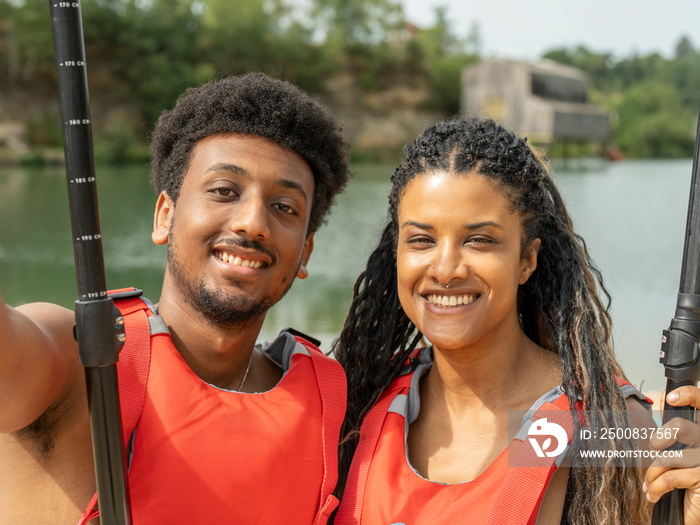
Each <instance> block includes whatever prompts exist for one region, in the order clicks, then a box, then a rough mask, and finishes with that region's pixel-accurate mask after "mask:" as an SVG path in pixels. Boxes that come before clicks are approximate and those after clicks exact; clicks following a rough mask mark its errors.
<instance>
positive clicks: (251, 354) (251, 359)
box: [238, 352, 253, 392]
mask: <svg viewBox="0 0 700 525" xmlns="http://www.w3.org/2000/svg"><path fill="white" fill-rule="evenodd" d="M252 362H253V352H251V353H250V358H248V367H247V368H246V369H245V374H243V379H241V384H240V385H238V391H239V392H240V391H241V390H243V383H245V379H246V377H248V372H249V371H250V363H252Z"/></svg>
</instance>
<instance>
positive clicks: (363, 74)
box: [0, 0, 700, 165]
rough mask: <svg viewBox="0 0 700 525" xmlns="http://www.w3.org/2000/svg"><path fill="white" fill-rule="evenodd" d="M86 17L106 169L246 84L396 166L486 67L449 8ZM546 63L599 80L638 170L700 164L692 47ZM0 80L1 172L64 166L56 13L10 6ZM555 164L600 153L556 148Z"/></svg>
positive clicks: (561, 55)
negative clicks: (413, 17)
mask: <svg viewBox="0 0 700 525" xmlns="http://www.w3.org/2000/svg"><path fill="white" fill-rule="evenodd" d="M234 11H235V12H234ZM82 13H83V26H84V33H85V43H86V57H87V62H88V69H87V71H88V82H89V86H90V98H91V118H92V121H93V138H94V149H95V160H96V162H98V163H109V164H124V163H133V162H138V163H144V162H147V161H148V158H149V154H148V137H149V133H150V130H151V129H152V126H153V124H154V122H155V120H156V119H157V117H158V115H159V114H160V112H161V111H162V110H163V109H165V108H168V107H170V106H171V105H172V104H173V102H174V101H175V99H176V98H177V96H178V95H179V94H180V93H181V92H182V91H183V90H184V89H185V88H187V87H188V86H196V85H199V84H201V83H203V82H206V81H208V80H211V79H214V78H218V77H221V76H224V75H229V74H239V73H244V72H248V71H264V72H266V73H268V74H270V75H272V76H275V77H277V78H282V79H285V80H289V81H291V82H293V83H295V84H297V85H299V86H300V87H302V88H303V89H305V90H306V91H308V92H309V93H311V95H312V96H314V97H315V98H316V99H318V100H319V101H321V102H322V103H324V104H325V105H326V106H328V108H329V109H330V110H331V112H332V113H334V114H335V115H336V116H337V117H338V118H339V119H340V120H341V121H343V122H344V123H345V133H346V137H347V139H348V141H349V142H350V143H351V144H352V158H353V162H356V163H359V162H388V163H391V162H394V161H396V160H397V159H398V158H399V157H400V155H401V150H402V147H403V145H404V144H406V143H407V142H410V141H411V140H412V139H413V138H414V137H415V136H417V135H418V134H419V133H420V132H421V131H422V130H423V129H424V128H425V127H426V126H427V125H430V124H432V123H433V122H435V121H437V120H440V119H444V118H446V117H449V116H450V115H454V114H456V113H458V112H459V94H460V74H461V71H462V69H463V68H464V67H466V66H468V65H470V64H473V63H475V62H477V61H479V60H480V59H481V58H482V53H481V42H480V36H479V26H478V24H477V23H474V24H473V25H472V27H471V29H470V30H469V32H468V34H466V35H460V34H457V33H456V32H455V30H454V28H453V27H452V25H451V19H450V13H449V12H448V10H447V8H445V7H441V8H438V9H436V17H435V22H434V23H433V25H431V26H420V27H419V26H417V25H415V24H413V23H412V22H411V21H408V20H406V18H405V16H404V13H403V8H402V3H401V0H330V1H329V0H309V2H306V4H305V7H304V8H300V7H299V6H298V5H296V4H295V3H293V2H292V1H291V0H247V1H246V2H244V3H240V4H237V5H236V6H233V5H232V4H231V3H230V2H228V1H226V0H151V1H149V2H142V1H139V0H84V1H83V2H82ZM233 15H235V16H233ZM542 58H548V59H551V60H555V61H557V62H561V63H564V64H568V65H571V66H574V67H576V68H579V69H581V70H583V71H584V72H585V73H586V74H587V75H588V76H589V79H590V92H589V96H588V98H589V101H590V102H591V103H594V104H597V105H600V106H602V107H604V108H606V109H608V110H609V111H610V112H611V114H612V115H613V128H612V135H611V140H610V143H609V144H608V145H607V146H610V147H612V148H614V149H615V150H616V151H619V152H620V153H621V154H622V156H623V157H624V158H688V157H691V156H692V154H693V148H694V142H695V141H694V138H695V124H696V119H697V107H698V102H699V101H698V98H697V97H698V95H697V93H700V49H696V48H695V47H694V44H693V42H691V40H690V39H689V38H688V37H686V36H683V35H679V39H678V43H677V45H676V48H675V53H674V55H673V56H672V57H663V56H661V55H659V54H649V55H632V56H628V57H616V56H613V55H612V54H610V53H607V52H599V51H593V50H591V49H588V48H586V47H582V46H574V47H570V48H560V49H552V50H549V51H548V52H546V53H545V54H544V55H543V57H542ZM0 71H2V72H3V73H2V74H0V165H11V164H17V163H21V164H35V165H39V164H53V163H60V162H62V158H63V154H62V138H61V127H60V117H59V110H58V96H57V88H56V74H55V69H54V61H53V42H52V33H51V20H50V13H49V9H48V5H47V4H46V3H45V2H44V1H43V0H0ZM547 154H548V155H549V156H550V157H551V158H558V157H565V156H566V157H573V158H575V157H578V156H590V155H595V154H596V149H595V147H594V145H591V144H570V143H569V144H554V145H551V147H550V148H549V150H548V151H547Z"/></svg>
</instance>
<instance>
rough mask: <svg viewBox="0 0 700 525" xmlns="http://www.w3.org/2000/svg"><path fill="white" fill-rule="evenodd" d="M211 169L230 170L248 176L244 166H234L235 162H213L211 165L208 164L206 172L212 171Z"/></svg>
mask: <svg viewBox="0 0 700 525" xmlns="http://www.w3.org/2000/svg"><path fill="white" fill-rule="evenodd" d="M213 171H230V172H231V173H236V174H238V175H243V176H245V177H248V178H250V176H251V175H250V173H248V171H246V170H245V169H244V168H241V167H240V166H236V165H235V164H228V163H226V162H220V163H218V164H214V165H213V166H210V167H209V169H207V173H209V172H213Z"/></svg>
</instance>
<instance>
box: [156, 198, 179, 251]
mask: <svg viewBox="0 0 700 525" xmlns="http://www.w3.org/2000/svg"><path fill="white" fill-rule="evenodd" d="M174 212H175V203H174V202H173V201H172V199H171V198H170V196H168V194H167V193H166V192H165V191H161V192H160V195H159V196H158V200H157V201H156V211H155V214H154V215H153V233H151V239H153V242H154V243H156V244H158V245H162V244H165V243H167V242H168V235H169V234H170V221H171V220H172V218H173V213H174Z"/></svg>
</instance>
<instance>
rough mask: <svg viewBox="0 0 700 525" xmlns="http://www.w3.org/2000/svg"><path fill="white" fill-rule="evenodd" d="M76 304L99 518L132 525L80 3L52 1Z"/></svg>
mask: <svg viewBox="0 0 700 525" xmlns="http://www.w3.org/2000/svg"><path fill="white" fill-rule="evenodd" d="M49 5H50V9H51V20H52V28H53V39H54V50H55V55H56V72H57V75H58V94H59V102H60V107H61V120H62V129H63V149H64V153H65V160H66V176H67V179H68V200H69V206H70V215H71V228H72V236H73V252H74V255H75V272H76V277H77V281H78V296H79V299H78V300H77V301H76V303H75V318H76V321H75V327H76V337H77V340H78V350H79V353H80V361H81V363H82V365H83V366H84V367H85V377H86V383H87V390H88V405H89V411H90V427H91V431H92V447H93V457H94V460H95V474H96V481H97V494H98V500H99V509H100V519H101V523H102V524H103V525H112V524H114V525H125V524H130V523H131V508H130V503H129V490H128V485H127V477H126V466H125V465H126V464H125V460H124V444H123V441H124V440H123V438H122V425H121V418H120V409H119V389H118V384H117V367H116V363H117V360H118V358H119V350H120V348H121V346H122V345H123V342H124V328H123V319H122V318H121V317H120V315H119V312H118V310H116V308H115V307H114V303H113V302H112V300H111V299H110V298H109V297H108V296H107V286H106V279H105V271H104V259H103V256H102V234H101V233H100V218H99V212H98V207H97V186H96V180H95V166H94V156H93V147H92V124H91V121H90V102H89V97H88V84H87V70H86V67H85V44H84V40H83V25H82V17H81V10H80V2H79V1H72V2H59V1H56V0H49Z"/></svg>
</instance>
